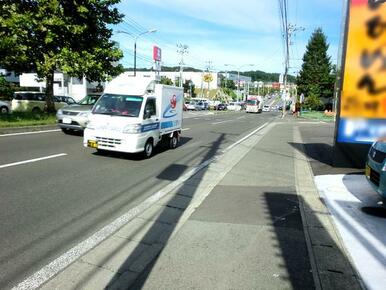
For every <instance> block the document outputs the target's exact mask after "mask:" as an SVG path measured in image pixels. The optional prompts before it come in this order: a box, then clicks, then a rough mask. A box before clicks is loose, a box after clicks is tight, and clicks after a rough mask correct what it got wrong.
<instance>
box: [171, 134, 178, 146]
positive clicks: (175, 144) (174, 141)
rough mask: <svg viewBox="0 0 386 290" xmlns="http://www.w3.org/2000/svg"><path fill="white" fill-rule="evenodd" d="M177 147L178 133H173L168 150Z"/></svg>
mask: <svg viewBox="0 0 386 290" xmlns="http://www.w3.org/2000/svg"><path fill="white" fill-rule="evenodd" d="M177 146H178V133H174V134H173V136H172V137H170V139H169V148H170V149H175V148H177Z"/></svg>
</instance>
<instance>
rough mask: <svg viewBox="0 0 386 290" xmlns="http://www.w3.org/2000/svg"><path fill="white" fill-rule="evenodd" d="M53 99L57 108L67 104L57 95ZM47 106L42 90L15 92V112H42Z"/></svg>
mask: <svg viewBox="0 0 386 290" xmlns="http://www.w3.org/2000/svg"><path fill="white" fill-rule="evenodd" d="M53 101H54V106H55V109H56V110H58V109H60V108H62V107H64V106H66V105H67V103H65V102H62V101H61V100H60V99H59V98H56V97H54V98H53ZM45 108H46V101H45V94H44V93H40V92H15V93H14V95H13V99H12V101H11V109H12V111H13V112H32V113H40V112H43V111H45Z"/></svg>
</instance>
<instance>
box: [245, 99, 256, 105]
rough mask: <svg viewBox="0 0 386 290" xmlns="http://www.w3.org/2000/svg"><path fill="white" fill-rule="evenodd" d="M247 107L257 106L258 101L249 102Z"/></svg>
mask: <svg viewBox="0 0 386 290" xmlns="http://www.w3.org/2000/svg"><path fill="white" fill-rule="evenodd" d="M247 105H250V106H256V105H257V101H256V100H247Z"/></svg>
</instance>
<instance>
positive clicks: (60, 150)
mask: <svg viewBox="0 0 386 290" xmlns="http://www.w3.org/2000/svg"><path fill="white" fill-rule="evenodd" d="M276 116H277V113H263V114H246V113H245V112H227V113H220V114H216V115H214V114H208V113H207V112H198V113H190V112H189V113H187V114H186V117H185V119H184V131H183V138H182V142H181V145H180V146H179V147H178V148H177V149H175V150H164V149H158V150H157V152H156V154H155V156H153V157H152V158H151V159H148V160H143V159H141V158H139V157H138V156H137V155H122V154H108V155H99V154H97V153H96V152H94V151H93V150H90V149H87V148H84V147H83V146H82V137H81V136H76V135H65V134H63V133H62V132H50V133H39V134H27V135H17V136H1V135H0V201H1V202H0V245H1V247H0V289H8V288H11V287H12V286H15V285H16V284H17V283H18V282H20V281H22V280H24V279H25V278H26V277H27V276H29V275H31V274H32V273H34V272H35V271H37V270H39V269H40V268H41V267H43V266H44V265H46V264H48V263H49V262H50V261H52V260H53V259H55V258H56V257H58V256H60V255H61V254H62V253H64V252H66V251H67V250H68V249H70V248H72V247H73V246H75V245H76V244H78V243H79V242H81V241H82V240H84V239H85V238H87V237H88V236H90V235H91V234H92V233H94V232H96V231H97V230H98V229H100V228H102V227H103V226H104V225H106V224H109V223H110V222H111V221H112V220H114V219H115V218H116V217H118V216H120V215H122V214H123V213H125V212H126V211H128V210H129V209H130V208H132V207H134V206H136V205H138V204H139V203H141V202H142V201H143V200H145V199H146V198H147V197H148V196H150V195H152V194H153V193H155V192H157V191H158V190H160V189H162V188H163V187H164V186H166V185H167V184H168V183H170V182H171V181H173V180H175V179H177V178H178V177H179V176H181V175H182V174H183V173H185V172H187V171H188V170H189V169H191V168H192V167H194V166H197V165H198V164H200V163H202V162H203V161H204V160H205V159H208V158H210V157H211V155H213V154H215V153H216V152H213V150H211V148H212V145H213V144H216V145H219V150H221V149H225V148H226V147H227V146H229V145H230V144H232V143H234V142H236V141H237V140H239V139H240V138H241V137H243V136H244V135H246V134H247V133H249V132H250V131H252V130H253V129H256V128H257V127H259V126H261V125H262V124H264V123H265V122H269V121H272V120H273V118H275V117H276ZM208 153H209V154H208ZM58 154H62V155H59V156H57V155H58ZM47 156H54V157H52V158H50V159H43V160H36V161H35V162H31V163H25V164H17V162H20V161H25V160H31V159H36V158H42V157H47ZM55 156H56V157H55ZM13 163H16V164H13ZM9 164H13V165H11V166H7V167H5V166H4V165H9Z"/></svg>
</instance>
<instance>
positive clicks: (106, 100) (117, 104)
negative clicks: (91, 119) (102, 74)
mask: <svg viewBox="0 0 386 290" xmlns="http://www.w3.org/2000/svg"><path fill="white" fill-rule="evenodd" d="M142 101H143V98H142V97H140V96H127V95H111V94H104V95H103V96H102V97H101V98H100V99H99V100H98V102H97V103H96V104H95V106H94V109H93V111H92V113H93V114H104V115H114V116H124V117H138V116H139V112H140V110H141V105H142Z"/></svg>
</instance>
